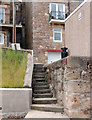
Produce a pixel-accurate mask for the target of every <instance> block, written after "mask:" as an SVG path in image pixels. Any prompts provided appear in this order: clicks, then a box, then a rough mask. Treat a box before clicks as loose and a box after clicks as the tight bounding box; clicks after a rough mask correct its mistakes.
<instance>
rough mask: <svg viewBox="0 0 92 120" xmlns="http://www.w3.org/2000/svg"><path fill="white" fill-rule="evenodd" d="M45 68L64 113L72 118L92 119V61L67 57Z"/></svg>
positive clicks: (52, 89) (54, 94)
mask: <svg viewBox="0 0 92 120" xmlns="http://www.w3.org/2000/svg"><path fill="white" fill-rule="evenodd" d="M45 68H46V78H47V80H48V82H49V85H50V88H51V91H52V93H53V96H54V97H56V98H57V100H58V104H59V105H63V106H64V112H65V113H66V114H67V115H68V116H69V117H71V118H89V117H91V110H92V106H91V86H92V83H91V81H92V70H91V69H92V60H90V58H86V57H85V58H84V57H67V58H65V59H63V60H59V61H57V62H54V63H52V64H49V65H47V66H45Z"/></svg>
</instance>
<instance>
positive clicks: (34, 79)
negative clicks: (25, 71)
mask: <svg viewBox="0 0 92 120" xmlns="http://www.w3.org/2000/svg"><path fill="white" fill-rule="evenodd" d="M35 80H45V78H33V81H35Z"/></svg>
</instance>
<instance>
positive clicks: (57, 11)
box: [50, 3, 65, 20]
mask: <svg viewBox="0 0 92 120" xmlns="http://www.w3.org/2000/svg"><path fill="white" fill-rule="evenodd" d="M50 16H51V19H62V20H64V19H65V4H57V3H50Z"/></svg>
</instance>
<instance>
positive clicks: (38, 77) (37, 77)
mask: <svg viewBox="0 0 92 120" xmlns="http://www.w3.org/2000/svg"><path fill="white" fill-rule="evenodd" d="M35 78H36V79H40V78H44V79H45V76H33V79H35Z"/></svg>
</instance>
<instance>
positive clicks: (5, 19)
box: [0, 13, 23, 25]
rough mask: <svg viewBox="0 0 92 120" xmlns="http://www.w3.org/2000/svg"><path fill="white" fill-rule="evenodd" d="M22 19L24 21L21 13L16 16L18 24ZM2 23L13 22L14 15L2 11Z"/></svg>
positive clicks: (0, 17)
mask: <svg viewBox="0 0 92 120" xmlns="http://www.w3.org/2000/svg"><path fill="white" fill-rule="evenodd" d="M2 16H3V17H2ZM21 21H23V20H21V15H20V16H16V24H17V25H19V24H20V22H21ZM0 23H2V24H13V16H12V15H11V14H2V13H0ZM21 23H22V22H21Z"/></svg>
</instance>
